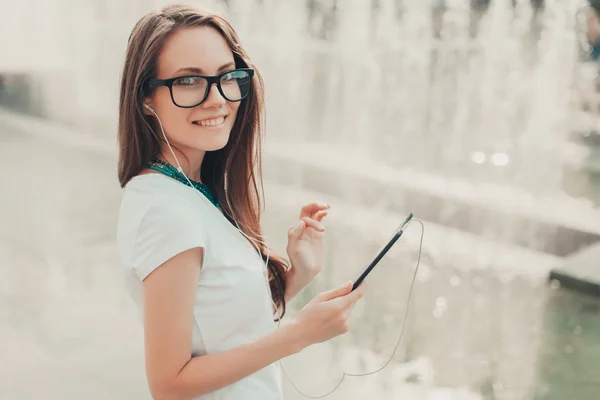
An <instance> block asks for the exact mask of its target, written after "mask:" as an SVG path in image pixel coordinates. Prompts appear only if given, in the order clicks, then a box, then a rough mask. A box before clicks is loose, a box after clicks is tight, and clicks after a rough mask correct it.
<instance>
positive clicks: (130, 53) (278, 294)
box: [118, 4, 289, 318]
mask: <svg viewBox="0 0 600 400" xmlns="http://www.w3.org/2000/svg"><path fill="white" fill-rule="evenodd" d="M196 26H210V27H212V28H214V29H216V30H217V31H218V32H219V33H220V34H221V35H222V36H223V38H225V40H226V41H227V43H228V45H229V47H230V48H231V51H232V53H233V57H234V60H235V65H236V68H244V67H246V68H254V70H255V73H254V77H253V80H252V88H251V90H250V94H249V95H248V97H247V98H246V99H244V100H242V102H241V104H240V107H239V109H238V113H237V117H236V120H235V124H234V125H233V128H232V130H231V134H230V137H229V141H228V143H227V145H226V146H225V147H224V148H222V149H220V150H217V151H210V152H206V155H205V156H204V160H203V162H202V169H201V171H200V176H201V180H202V182H203V183H205V184H206V185H208V187H209V188H210V189H211V190H212V192H213V193H214V195H215V197H216V199H217V201H218V202H219V203H220V205H221V208H222V210H223V213H224V214H225V216H226V217H227V219H228V220H229V221H230V222H231V223H233V224H236V225H237V226H238V227H239V229H241V230H242V231H243V232H244V233H245V234H246V235H248V236H249V237H251V238H252V239H254V242H256V241H257V240H262V238H263V237H262V235H261V226H260V211H261V208H262V203H261V196H260V195H259V190H258V183H260V188H261V193H262V194H263V195H264V192H262V188H263V181H262V164H261V159H262V155H261V135H262V130H261V126H262V123H261V118H262V110H263V106H264V89H263V80H262V77H261V75H260V73H259V72H258V70H257V69H256V67H255V66H254V65H253V64H252V63H251V61H250V58H249V57H248V55H247V53H246V51H245V50H244V49H243V47H242V45H241V44H240V41H239V38H238V36H237V34H236V32H235V31H234V29H233V27H232V26H231V25H230V23H229V22H228V21H227V20H226V19H225V18H224V17H222V16H220V15H218V14H213V13H209V12H205V11H203V10H200V9H197V8H194V7H190V6H186V5H178V4H176V5H169V6H166V7H164V8H162V9H159V10H155V11H150V12H149V13H147V14H146V15H144V16H143V17H142V18H141V19H140V20H139V21H138V23H137V24H136V25H135V27H134V28H133V31H132V32H131V35H130V36H129V41H128V44H127V51H126V55H125V61H124V65H123V73H122V76H121V92H120V99H119V127H118V142H119V166H118V174H119V182H120V184H121V187H124V186H125V185H126V184H127V182H129V180H130V179H131V178H133V177H134V176H136V175H138V174H139V173H140V171H141V170H142V169H144V168H145V167H146V165H147V164H148V163H149V162H150V160H151V159H152V158H153V157H155V156H156V155H158V154H159V152H160V149H161V146H160V143H161V141H163V140H162V138H159V137H158V136H157V135H156V134H155V132H156V129H153V128H156V125H155V121H154V119H153V118H151V117H149V116H147V115H145V114H144V112H143V111H142V102H143V100H144V97H145V96H147V95H148V94H149V92H148V91H147V89H146V86H145V83H146V81H147V80H148V79H149V78H152V77H154V76H155V73H156V69H157V65H156V62H157V60H158V56H159V54H160V51H161V49H162V47H163V45H164V43H165V41H166V40H167V38H168V37H169V35H170V34H171V33H173V32H174V31H175V30H178V29H184V28H187V27H196ZM256 244H257V245H258V247H259V249H260V252H261V255H262V257H263V259H265V260H266V251H267V248H266V246H265V245H264V244H262V243H256ZM288 269H289V266H288V263H287V260H285V259H284V258H282V257H280V256H278V255H277V254H274V253H273V252H272V251H269V263H268V270H269V283H270V287H271V293H272V296H273V301H274V302H275V304H276V305H277V308H278V311H279V312H280V314H279V318H282V317H283V315H284V314H285V308H286V304H285V298H284V294H285V289H286V284H285V275H286V272H287V271H288Z"/></svg>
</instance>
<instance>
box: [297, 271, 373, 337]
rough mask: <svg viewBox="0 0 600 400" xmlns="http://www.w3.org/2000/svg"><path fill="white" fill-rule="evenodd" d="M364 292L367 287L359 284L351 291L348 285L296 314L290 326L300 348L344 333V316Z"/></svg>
mask: <svg viewBox="0 0 600 400" xmlns="http://www.w3.org/2000/svg"><path fill="white" fill-rule="evenodd" d="M366 289H367V284H366V282H364V281H363V282H362V283H361V284H360V286H358V287H357V288H356V289H355V290H354V291H352V282H351V281H350V282H347V283H346V284H344V285H343V286H341V287H338V288H336V289H333V290H329V291H327V292H322V293H319V294H318V295H317V296H315V298H313V299H312V300H311V301H310V302H309V303H308V304H307V305H306V306H304V307H303V308H302V310H300V312H298V314H297V315H296V318H295V319H294V322H293V323H294V326H295V331H296V332H295V333H296V334H297V335H298V336H297V337H298V338H299V341H300V347H301V348H305V347H308V346H310V345H312V344H315V343H320V342H324V341H326V340H329V339H331V338H334V337H336V336H339V335H342V334H344V333H346V332H348V316H349V315H350V312H351V311H352V308H354V305H355V304H356V302H357V301H358V300H359V299H360V298H362V297H363V295H364V294H365V290H366Z"/></svg>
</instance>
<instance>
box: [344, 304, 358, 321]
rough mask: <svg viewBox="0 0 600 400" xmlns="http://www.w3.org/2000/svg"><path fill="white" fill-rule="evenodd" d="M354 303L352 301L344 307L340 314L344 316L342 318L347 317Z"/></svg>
mask: <svg viewBox="0 0 600 400" xmlns="http://www.w3.org/2000/svg"><path fill="white" fill-rule="evenodd" d="M355 305H356V303H352V304H350V306H348V307H346V308H345V309H344V311H343V312H342V316H343V317H344V319H348V317H349V316H350V314H351V313H352V310H353V309H354V306H355Z"/></svg>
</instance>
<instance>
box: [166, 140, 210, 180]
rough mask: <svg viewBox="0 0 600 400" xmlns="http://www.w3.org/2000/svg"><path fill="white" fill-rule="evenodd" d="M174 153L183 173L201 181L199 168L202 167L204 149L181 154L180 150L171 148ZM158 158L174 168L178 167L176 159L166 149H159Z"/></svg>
mask: <svg viewBox="0 0 600 400" xmlns="http://www.w3.org/2000/svg"><path fill="white" fill-rule="evenodd" d="M173 151H174V152H175V155H176V156H177V160H179V164H180V165H181V169H183V173H184V174H185V175H186V176H187V177H188V178H189V179H191V180H193V181H196V182H202V181H201V178H200V168H201V167H202V161H203V160H204V154H206V152H205V151H202V152H197V153H196V154H193V155H192V154H183V153H182V152H181V151H178V150H177V149H175V148H173ZM158 158H160V159H162V160H163V161H166V162H168V163H169V164H171V165H172V166H174V167H175V168H177V167H178V165H177V161H176V160H175V157H173V154H171V151H170V150H169V149H166V151H165V150H163V151H161V152H160V153H159V155H158Z"/></svg>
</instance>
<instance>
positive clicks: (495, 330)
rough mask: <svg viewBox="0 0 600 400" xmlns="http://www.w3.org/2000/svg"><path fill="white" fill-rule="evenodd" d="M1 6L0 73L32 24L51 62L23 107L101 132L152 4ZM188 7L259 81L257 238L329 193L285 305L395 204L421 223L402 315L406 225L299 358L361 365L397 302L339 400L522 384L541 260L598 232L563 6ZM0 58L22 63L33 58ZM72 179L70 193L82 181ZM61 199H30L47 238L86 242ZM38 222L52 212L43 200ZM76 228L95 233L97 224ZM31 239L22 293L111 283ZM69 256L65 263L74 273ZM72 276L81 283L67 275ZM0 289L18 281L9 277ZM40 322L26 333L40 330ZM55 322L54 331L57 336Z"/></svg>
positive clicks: (375, 245) (529, 387)
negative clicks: (339, 315) (317, 236)
mask: <svg viewBox="0 0 600 400" xmlns="http://www.w3.org/2000/svg"><path fill="white" fill-rule="evenodd" d="M5 2H6V3H11V8H6V9H9V10H11V11H13V14H14V15H15V18H14V19H13V20H12V21H11V24H10V29H11V35H14V37H21V36H22V37H23V38H25V39H23V40H24V42H23V43H22V45H21V46H19V45H18V43H16V41H15V43H8V41H6V40H5V41H3V42H0V52H2V54H4V55H6V57H3V58H2V60H0V72H2V71H5V70H7V69H8V63H7V62H6V61H5V60H15V59H17V58H15V57H13V56H16V55H19V52H22V50H21V49H22V48H24V47H26V48H28V49H29V50H28V51H30V52H31V54H37V53H36V52H37V51H38V50H43V48H44V47H45V46H46V45H47V44H46V41H44V40H39V41H36V40H33V38H32V35H31V34H27V32H28V31H31V32H34V30H33V29H31V28H32V26H31V24H29V25H28V21H30V20H31V21H34V22H33V23H34V24H37V23H38V22H39V21H41V20H43V24H42V23H41V22H40V23H41V26H42V28H43V29H42V30H41V31H42V32H43V33H44V36H45V37H47V41H51V42H52V47H51V49H55V50H52V51H50V52H54V53H55V54H58V56H57V58H52V60H51V62H50V64H51V67H48V68H45V67H44V64H43V63H40V64H41V65H37V67H39V68H37V69H36V70H35V71H34V70H33V69H27V70H28V71H30V72H29V73H30V75H31V81H32V82H33V83H32V85H33V86H34V87H35V90H33V93H36V96H37V99H38V100H39V101H37V102H36V104H42V108H43V112H42V114H43V115H45V116H46V117H47V118H48V120H51V121H59V122H61V123H66V124H68V125H71V126H72V127H74V128H75V130H77V131H78V134H79V132H81V133H80V134H81V135H84V134H86V133H88V134H92V135H96V137H101V138H105V139H106V142H107V143H111V144H112V143H114V137H115V127H116V110H117V102H118V98H117V93H118V85H119V79H118V77H119V73H120V69H121V65H122V61H123V53H124V50H125V46H126V41H127V37H128V35H129V32H130V30H131V28H132V27H133V25H134V24H135V22H136V21H137V20H138V19H139V17H140V16H141V15H142V14H143V13H144V12H146V11H147V10H148V9H149V8H152V7H157V6H160V5H163V4H166V3H168V2H167V1H162V0H160V1H158V0H157V1H154V0H137V1H128V2H125V3H123V2H118V1H116V0H112V1H102V2H99V1H96V0H81V1H77V2H69V1H61V0H53V1H52V2H48V3H44V2H41V1H39V0H37V1H33V0H31V1H29V2H28V1H24V2H22V3H17V2H14V1H7V0H0V6H2V5H4V4H3V3H5ZM42 3H43V4H45V5H44V7H43V8H38V9H37V10H38V11H39V10H42V11H44V10H49V11H50V12H48V13H47V14H44V16H43V18H42V17H41V16H40V15H39V12H38V11H35V9H36V8H35V7H36V6H39V5H41V4H42ZM190 3H192V4H199V5H203V6H207V7H210V8H213V9H216V10H217V11H222V12H225V13H227V15H228V16H229V18H230V19H231V20H232V22H233V25H234V26H235V27H236V29H237V30H238V33H239V34H240V37H241V39H242V41H243V43H244V44H245V45H246V47H247V48H248V50H249V53H250V54H251V56H252V58H253V61H254V63H255V64H256V66H257V67H258V68H259V69H260V71H261V72H262V74H263V76H264V79H265V84H266V102H267V114H266V117H267V136H266V137H267V141H266V152H265V161H266V162H265V171H264V173H265V176H266V179H267V182H268V186H269V188H268V192H267V193H268V195H267V198H268V199H270V202H269V203H268V204H269V206H270V208H269V209H270V210H271V211H270V212H272V213H273V214H272V216H271V217H270V218H265V221H267V223H268V224H269V226H268V227H267V228H266V229H268V230H270V231H272V232H274V233H273V235H272V236H273V237H279V238H280V239H283V238H284V237H283V236H281V235H280V233H281V232H284V231H286V229H287V227H288V226H289V224H288V221H286V220H285V219H284V218H283V217H282V215H290V214H291V212H292V211H290V210H292V209H293V212H294V213H296V212H297V204H298V203H299V202H300V200H302V201H304V200H307V201H308V200H314V197H319V198H329V199H330V200H331V201H332V203H333V204H334V209H335V212H333V211H332V215H331V216H330V217H328V218H330V221H331V222H330V226H331V229H330V230H329V232H330V235H331V236H330V238H331V243H332V244H331V255H330V256H329V257H328V261H327V265H328V266H331V268H329V269H327V270H326V271H323V274H322V276H321V278H320V280H319V281H317V282H316V283H315V284H314V285H313V286H311V287H309V288H307V290H306V291H305V292H303V294H302V295H301V296H300V297H299V300H298V302H299V303H300V304H301V303H302V302H306V301H308V300H310V298H311V296H312V295H314V294H315V293H316V292H317V291H318V290H319V289H327V288H330V287H331V286H332V285H335V284H337V283H338V282H340V280H342V279H350V277H349V274H354V273H356V272H358V271H359V270H360V269H361V267H363V266H364V263H365V262H366V261H368V259H369V257H371V256H372V255H374V253H375V252H376V250H378V249H379V247H380V246H381V244H382V241H383V240H384V239H385V238H387V233H388V232H389V231H390V230H391V228H393V227H394V226H395V225H396V224H397V222H398V221H397V220H398V219H399V218H400V217H399V214H404V213H408V211H414V212H415V214H416V215H417V216H418V217H421V218H423V219H425V220H426V221H427V222H428V223H427V227H428V228H427V229H428V232H427V236H426V246H425V251H424V255H423V262H422V265H421V270H420V271H419V276H418V280H417V284H416V285H415V292H414V297H413V299H412V303H411V308H410V309H409V310H407V300H406V294H407V293H408V290H409V283H410V279H411V278H412V273H413V272H414V270H412V269H411V268H412V266H413V265H414V262H415V261H416V248H417V246H418V235H417V233H418V232H417V231H418V229H414V230H413V229H411V230H410V232H407V234H406V235H405V237H404V238H403V246H398V249H396V251H395V253H394V254H390V255H389V257H386V259H385V260H384V261H382V264H381V266H380V267H378V270H377V271H375V272H374V273H373V275H371V276H370V278H369V279H370V284H371V287H377V288H378V290H376V291H373V292H372V293H371V294H370V296H371V297H367V298H365V300H366V301H365V304H364V307H363V308H362V311H360V310H358V311H359V312H357V313H356V316H355V318H356V319H360V320H361V323H360V324H358V325H357V327H356V328H355V329H353V331H352V334H351V335H349V337H348V341H349V343H345V342H343V343H341V344H343V346H342V345H340V343H337V344H335V346H333V347H332V348H331V349H330V350H331V355H329V353H328V352H325V353H323V354H315V355H314V357H321V358H320V359H319V358H316V359H317V360H320V361H321V362H322V363H321V365H320V367H322V368H323V369H324V370H334V369H335V368H337V369H338V370H340V369H341V370H343V369H345V368H346V367H348V368H346V370H357V369H360V368H361V366H363V367H364V365H369V366H375V365H378V364H379V363H380V362H381V361H382V360H385V359H386V357H387V356H388V355H389V351H390V348H391V346H392V345H393V344H394V341H395V340H397V335H398V334H399V329H400V327H401V324H402V322H403V318H402V317H403V316H404V313H406V312H408V315H409V320H408V324H407V329H406V331H405V336H404V338H403V342H402V344H401V346H400V349H399V351H398V353H397V354H396V357H395V358H394V362H393V363H392V365H391V367H390V369H389V370H386V371H385V372H383V373H382V375H378V376H377V378H374V379H381V381H378V380H375V381H372V382H374V385H375V386H369V385H368V384H365V385H364V387H362V386H361V382H363V381H359V380H356V383H354V384H349V385H348V386H345V388H344V389H342V391H340V392H338V393H336V395H338V396H340V397H339V398H350V397H348V396H347V395H346V394H348V393H351V392H352V390H354V388H356V389H360V390H363V391H368V390H371V389H372V388H375V387H376V388H377V390H381V389H382V388H389V391H388V393H387V394H386V396H388V397H389V398H393V397H392V395H391V394H390V393H393V394H396V395H398V393H400V392H402V393H403V394H405V395H406V396H410V395H413V396H418V397H419V398H429V399H434V398H435V399H444V400H446V399H472V398H480V397H484V396H487V398H488V399H489V398H496V399H529V398H531V394H532V393H533V392H534V389H535V387H536V385H538V376H537V374H538V370H537V368H538V366H537V365H536V359H537V357H538V351H539V347H540V340H539V337H540V334H541V332H542V331H543V330H544V327H543V325H544V324H543V322H544V321H543V318H542V317H543V315H544V312H543V310H544V307H545V300H546V296H547V289H546V288H545V287H544V285H543V281H544V279H545V276H546V273H547V271H548V269H549V268H550V266H551V265H553V263H555V262H556V261H557V260H558V259H560V257H563V256H566V255H568V254H570V253H572V252H574V251H576V250H577V249H578V248H580V247H583V246H585V245H587V244H589V243H591V242H594V241H596V240H598V239H599V238H600V212H598V210H597V209H595V208H594V207H593V206H592V205H590V204H589V201H588V200H585V199H577V198H573V197H572V196H571V195H569V193H568V192H567V191H566V190H565V189H564V168H565V156H566V153H568V151H567V150H568V149H569V148H570V146H571V143H570V142H569V140H568V136H569V133H570V132H569V129H570V123H571V121H570V119H571V118H572V112H573V107H572V104H573V93H572V86H573V81H574V75H575V74H576V71H577V69H576V66H577V51H576V40H575V35H574V26H573V25H574V23H575V18H574V15H575V13H576V8H577V7H578V6H579V4H580V2H579V0H546V1H545V4H544V7H543V8H538V7H534V6H532V2H531V1H529V0H514V1H498V0H496V1H491V2H489V5H487V6H484V5H482V6H477V7H474V6H473V4H472V3H474V1H472V0H446V1H423V0H372V1H366V0H305V1H304V0H290V1H279V0H227V1H225V0H212V1H208V0H206V1H190ZM481 3H482V4H484V3H487V2H484V1H481ZM533 3H535V2H533ZM20 4H21V5H20ZM28 8H31V9H32V10H33V11H31V12H32V15H29V14H27V13H26V11H27V9H28ZM40 12H41V11H40ZM52 26H56V31H53V30H52V29H50V27H52ZM0 29H2V28H0ZM2 32H4V33H5V31H4V30H3V31H2ZM21 34H23V35H21ZM2 36H3V37H5V36H6V35H2ZM47 51H48V50H47ZM43 54H46V53H43ZM18 59H19V60H21V61H20V62H22V63H24V64H27V65H29V66H30V67H32V66H36V62H37V63H39V59H37V58H31V57H30V58H29V59H26V58H23V57H21V58H18ZM2 63H5V65H3V64H2ZM11 68H12V67H11ZM31 71H33V72H31ZM24 103H26V102H24ZM38 126H40V125H38ZM7 152H8V151H7ZM40 152H41V153H42V154H45V152H46V149H45V148H43V149H41V150H40ZM7 155H8V153H7ZM111 162H112V161H111ZM80 164H81V165H82V168H81V171H84V172H82V176H83V175H88V173H89V172H90V171H89V170H88V169H90V168H94V167H90V166H89V162H88V160H87V158H86V160H85V163H83V162H80ZM84 164H85V166H83V165H84ZM98 164H99V165H100V164H101V167H100V166H99V167H96V168H97V169H96V171H95V173H96V175H99V176H100V175H101V174H100V172H98V171H100V170H102V171H108V168H107V164H110V163H109V162H107V161H98ZM110 165H113V164H110ZM32 168H34V167H32ZM86 168H88V169H86ZM61 173H62V172H61ZM110 173H113V171H112V170H110ZM31 174H33V172H31ZM57 176H62V175H61V174H59V173H57ZM102 176H104V175H102ZM94 177H95V178H94V179H95V180H96V179H99V178H98V177H96V176H95V175H94ZM113 178H114V176H112V175H111V176H110V179H113ZM15 179H17V178H15ZM57 179H58V178H57ZM54 182H55V181H52V182H51V181H48V182H47V185H49V186H52V185H54ZM105 182H112V181H108V180H107V181H105ZM76 183H77V185H71V186H72V187H85V186H84V183H82V182H76ZM105 186H109V184H108V183H105ZM98 190H99V192H100V189H98ZM102 192H103V191H102ZM61 193H71V192H68V191H64V192H61ZM102 196H106V194H101V193H99V194H98V196H97V197H98V199H101V198H102ZM111 196H112V195H111ZM71 197H72V198H74V199H76V198H77V196H75V195H73V196H68V195H65V196H64V197H60V198H57V200H56V201H55V202H54V203H49V204H50V206H52V207H53V210H54V211H55V212H56V214H55V215H57V217H56V219H57V220H60V221H62V225H61V224H60V223H58V224H56V225H51V226H52V227H53V230H52V231H50V232H55V233H56V232H59V233H60V232H62V231H71V232H73V233H72V235H73V236H74V237H86V236H85V235H84V234H83V233H81V232H84V231H85V229H84V227H83V225H82V226H81V227H80V226H79V225H77V224H75V223H72V224H71V223H69V224H67V223H66V222H65V221H67V220H66V219H64V218H63V217H64V215H67V214H69V215H72V214H73V213H75V214H76V216H75V217H74V220H78V219H79V218H80V216H79V215H78V214H77V212H76V210H77V209H78V208H77V207H76V205H74V204H72V203H69V199H70V198H71ZM115 198H116V195H115V197H114V198H113V197H111V198H110V199H109V201H113V203H114V200H115ZM102 199H103V198H102ZM271 199H272V200H271ZM6 201H8V200H6ZM98 201H100V200H98ZM55 203H56V204H55ZM84 204H88V203H86V202H84ZM103 204H104V203H103ZM111 204H112V203H111ZM50 206H49V207H50ZM98 208H100V206H99V207H98ZM6 209H8V208H6ZM74 210H75V211H74ZM38 213H41V214H47V215H53V214H52V212H50V211H48V212H46V209H43V210H42V211H40V210H38ZM41 214H40V215H41ZM99 214H102V213H99ZM334 214H337V215H338V216H337V217H336V216H335V215H334ZM82 215H83V213H82ZM294 215H295V214H294ZM61 218H62V219H61ZM81 218H82V220H83V216H81ZM88 218H89V217H88ZM98 218H99V217H98ZM102 218H104V216H102ZM336 218H337V219H336ZM49 221H53V220H49ZM54 222H56V221H54ZM103 224H104V225H103ZM89 226H102V227H104V228H105V229H106V230H108V231H111V229H112V226H108V225H106V222H103V221H100V220H98V221H96V220H94V221H93V223H90V224H89ZM413 227H414V226H413ZM388 228H389V229H388ZM31 229H32V230H33V229H34V228H31ZM34 231H35V232H38V234H39V236H40V238H41V241H42V242H43V243H42V244H41V245H40V246H39V247H41V248H42V249H43V252H44V254H45V255H46V258H47V259H49V262H48V265H49V266H48V269H49V271H48V275H47V276H46V275H45V277H44V278H43V279H42V283H40V285H42V284H44V283H46V284H48V282H51V283H50V284H49V285H50V286H51V287H53V288H55V291H56V292H59V291H62V292H64V293H67V292H69V293H71V294H73V293H76V292H77V291H76V289H77V288H78V289H79V290H81V291H83V290H82V288H84V289H85V288H87V286H86V285H87V284H90V285H91V286H93V285H94V284H95V285H101V284H102V282H105V284H106V286H109V282H112V281H111V279H113V277H112V276H110V275H102V274H105V272H97V273H96V272H94V273H93V274H90V275H89V276H88V275H86V274H83V273H81V270H73V269H71V270H69V271H70V272H64V271H67V269H66V267H64V266H63V267H61V268H63V269H64V271H63V270H59V269H57V268H58V267H54V266H53V265H59V264H60V262H59V260H58V258H59V256H61V255H62V253H63V248H62V247H59V246H57V245H56V244H55V243H53V242H52V241H50V240H49V239H44V236H43V235H44V234H46V233H47V232H48V230H39V229H37V230H34ZM111 232H112V231H111ZM275 232H278V235H279V236H276V234H275ZM105 236H106V235H105ZM36 237H37V236H36ZM90 237H91V238H92V239H90V242H93V241H94V240H96V239H93V237H92V236H90ZM44 240H46V241H45V242H44ZM273 243H274V245H277V246H278V247H279V248H282V247H283V246H284V245H285V243H276V242H275V241H273ZM69 244H70V242H69ZM65 246H66V244H65ZM1 248H2V247H0V249H1ZM48 253H50V256H48ZM64 253H67V250H66V249H64ZM79 256H80V257H81V259H79V258H76V259H74V260H71V262H72V264H77V265H79V264H82V265H85V259H86V258H85V257H84V256H83V255H81V254H80V255H79ZM54 257H56V258H57V259H56V260H55V259H54ZM98 263H99V264H101V262H100V261H98ZM30 264H32V265H35V262H33V261H32V262H31V263H30ZM7 265H8V264H7ZM407 266H408V267H407ZM31 268H34V267H31ZM73 268H76V267H73ZM98 270H99V271H103V270H102V269H101V268H98ZM74 271H75V272H74ZM77 271H78V272H77ZM60 274H62V275H60ZM67 274H71V275H69V279H68V280H62V281H61V279H65V276H66V275H67ZM59 275H60V276H59ZM73 276H80V277H82V278H79V279H80V280H81V281H85V282H87V283H85V284H84V283H81V282H79V281H77V280H75V282H76V283H73V279H72V278H73ZM13 281H15V282H16V281H18V282H17V283H18V285H26V283H25V279H23V280H22V281H21V280H18V279H13ZM67 281H68V282H69V283H67ZM52 282H53V283H52ZM90 282H92V283H90ZM68 285H71V286H69V287H70V289H69V290H64V291H63V288H64V287H67V286H68ZM6 286H7V287H8V285H6ZM73 288H75V289H73ZM34 289H36V288H35V287H34ZM34 289H30V291H31V292H32V293H33V292H35V290H34ZM11 295H12V292H11ZM32 296H35V295H34V294H32ZM65 298H66V297H65ZM98 298H103V295H100V294H99V295H98ZM37 300H38V301H39V299H37ZM94 301H95V300H94ZM90 303H92V300H90ZM94 304H96V303H94ZM98 304H101V303H98ZM115 308H116V307H115ZM295 308H296V307H295V305H294V307H290V314H292V315H293V313H294V312H295ZM15 315H16V314H15ZM41 326H44V325H43V324H42V325H41ZM56 326H57V327H58V326H59V325H58V324H57V325H56ZM40 329H41V331H42V334H43V333H44V329H48V328H40ZM57 329H58V328H57ZM57 332H58V333H56V334H55V336H56V337H57V338H58V337H59V336H60V334H61V333H63V332H61V331H57ZM132 337H134V336H133V334H132ZM57 343H58V342H57ZM61 343H62V342H61ZM355 348H360V349H361V350H359V351H355V350H354V349H355ZM107 353H108V352H107ZM307 357H309V359H310V360H313V361H314V360H315V358H310V357H311V356H310V354H309V355H307ZM325 359H327V362H325V361H324V360H325ZM340 364H344V365H340ZM290 369H291V370H294V366H293V363H290ZM296 371H297V372H298V374H300V373H301V372H303V371H304V372H306V373H308V374H309V375H306V376H304V377H300V376H298V378H299V379H302V378H305V380H306V382H311V380H313V378H314V375H310V373H312V372H314V371H306V369H305V368H296ZM382 377H383V378H382ZM328 378H330V377H328ZM331 378H332V379H333V378H335V376H332V377H331ZM359 379H360V378H359ZM326 383H327V382H326ZM288 389H289V388H288ZM312 389H314V390H315V391H317V392H318V391H319V390H317V388H314V387H313V388H312ZM324 389H326V387H325V388H324ZM373 390H375V389H373ZM290 392H292V390H291V389H290ZM357 393H362V392H359V391H357V392H356V393H354V394H353V395H355V396H358V397H360V396H359V395H358V394H357ZM370 393H371V394H372V393H374V392H370ZM424 393H426V394H427V396H429V397H425V394H424ZM474 393H476V394H474ZM480 395H481V396H480ZM344 396H346V397H344ZM381 398H384V397H383V394H382V397H381ZM484 398H485V397H484Z"/></svg>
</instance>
